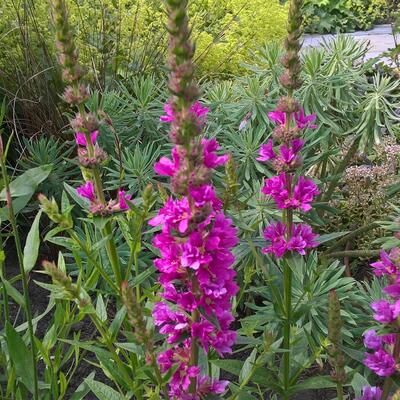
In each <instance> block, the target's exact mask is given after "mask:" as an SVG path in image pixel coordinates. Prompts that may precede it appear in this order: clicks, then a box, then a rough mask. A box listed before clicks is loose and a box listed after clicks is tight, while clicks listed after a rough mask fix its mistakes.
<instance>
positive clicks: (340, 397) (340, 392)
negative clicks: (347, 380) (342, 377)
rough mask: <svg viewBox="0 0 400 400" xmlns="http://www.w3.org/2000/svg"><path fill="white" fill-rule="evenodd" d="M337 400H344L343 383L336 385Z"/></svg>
mask: <svg viewBox="0 0 400 400" xmlns="http://www.w3.org/2000/svg"><path fill="white" fill-rule="evenodd" d="M336 392H337V400H343V399H344V392H343V385H342V383H341V382H337V383H336Z"/></svg>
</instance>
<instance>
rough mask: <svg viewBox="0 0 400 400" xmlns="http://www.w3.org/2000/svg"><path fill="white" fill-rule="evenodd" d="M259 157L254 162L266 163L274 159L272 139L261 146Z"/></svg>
mask: <svg viewBox="0 0 400 400" xmlns="http://www.w3.org/2000/svg"><path fill="white" fill-rule="evenodd" d="M259 154H260V155H259V157H257V158H256V160H258V161H261V162H266V161H270V160H274V159H275V158H276V153H275V151H274V142H273V141H272V139H269V140H268V142H267V144H263V145H262V146H261V148H260V152H259Z"/></svg>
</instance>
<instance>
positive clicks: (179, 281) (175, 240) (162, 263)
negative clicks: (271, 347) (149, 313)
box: [150, 0, 238, 400]
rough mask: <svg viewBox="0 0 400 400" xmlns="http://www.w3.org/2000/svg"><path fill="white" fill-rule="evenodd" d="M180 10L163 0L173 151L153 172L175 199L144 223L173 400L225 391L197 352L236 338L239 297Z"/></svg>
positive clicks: (183, 3) (183, 0) (227, 348)
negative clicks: (150, 233)
mask: <svg viewBox="0 0 400 400" xmlns="http://www.w3.org/2000/svg"><path fill="white" fill-rule="evenodd" d="M187 3H188V1H187V0H166V1H165V4H166V7H167V12H168V32H169V35H170V43H169V67H170V70H171V73H170V80H169V88H170V91H171V93H172V97H171V98H170V100H169V103H168V104H167V105H166V106H165V112H166V115H164V116H162V117H161V121H162V122H166V123H170V124H171V128H170V140H171V142H172V143H173V144H174V147H173V150H172V160H171V159H169V158H166V157H163V158H161V160H160V161H159V162H158V163H157V164H156V165H155V170H156V172H157V173H159V174H160V175H164V176H168V177H170V179H171V190H172V192H173V194H174V195H175V196H174V197H171V198H170V199H168V200H167V202H166V203H165V205H164V207H163V208H162V209H161V210H160V211H159V213H158V215H157V216H156V217H155V218H153V219H152V220H151V221H150V224H151V225H152V226H159V225H161V226H162V232H161V233H160V234H158V235H156V237H155V238H154V242H153V244H154V246H155V247H156V248H158V249H159V251H160V255H161V257H160V258H159V259H157V260H156V261H155V265H156V267H157V269H158V270H159V272H160V278H159V281H160V284H161V285H162V288H163V290H162V292H161V293H160V296H161V298H162V299H163V301H160V302H158V303H156V305H155V307H154V310H153V317H154V321H155V324H156V325H157V326H159V327H160V333H162V334H164V335H167V343H168V345H169V348H168V349H167V350H165V351H163V352H162V353H161V354H160V355H159V357H158V362H159V364H160V366H161V369H162V371H163V372H167V371H170V370H171V371H173V373H172V378H171V380H170V382H169V388H170V391H169V395H170V397H171V398H173V399H178V400H181V399H182V400H183V399H199V398H203V397H204V396H207V395H209V394H221V393H223V392H224V391H225V388H226V386H227V384H228V382H227V381H218V380H215V379H212V378H211V377H209V376H207V375H206V374H205V373H204V372H203V371H202V370H201V367H200V364H199V352H200V351H203V352H204V354H207V353H208V352H209V351H211V349H214V350H215V351H216V352H217V353H218V354H219V355H221V356H222V355H224V354H226V353H230V352H231V348H232V345H233V344H234V342H235V338H236V333H235V332H234V331H232V330H231V329H230V324H231V323H232V321H233V316H232V314H231V302H230V300H231V298H232V296H234V295H235V294H236V292H237V290H238V287H237V285H236V284H235V282H234V277H235V271H234V270H233V269H232V263H233V261H234V257H233V254H232V252H231V249H232V247H233V246H235V244H236V243H237V238H236V229H235V228H233V227H232V223H231V220H230V219H228V218H226V217H225V216H224V213H223V212H222V202H221V201H220V200H219V199H218V198H217V196H216V194H215V190H214V188H213V185H212V172H213V169H214V168H216V167H218V166H220V165H223V164H225V163H226V162H227V160H228V157H227V156H226V155H218V154H217V151H218V149H219V146H218V143H217V142H216V140H215V139H211V140H208V139H205V138H201V134H202V131H203V126H204V124H205V123H206V116H207V113H208V109H207V108H205V107H203V106H202V105H201V104H200V103H199V101H198V96H199V91H198V87H197V85H196V83H195V81H194V64H193V61H192V60H193V55H194V47H193V45H192V43H191V42H190V30H189V27H188V19H187Z"/></svg>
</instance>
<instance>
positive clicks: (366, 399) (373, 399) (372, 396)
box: [355, 386, 382, 400]
mask: <svg viewBox="0 0 400 400" xmlns="http://www.w3.org/2000/svg"><path fill="white" fill-rule="evenodd" d="M381 398H382V390H381V389H379V388H378V387H375V386H372V387H371V386H366V387H364V388H363V390H362V396H361V397H357V398H356V399H355V400H381Z"/></svg>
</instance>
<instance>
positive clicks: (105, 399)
mask: <svg viewBox="0 0 400 400" xmlns="http://www.w3.org/2000/svg"><path fill="white" fill-rule="evenodd" d="M85 382H86V384H87V385H88V386H89V388H90V390H91V391H92V392H93V393H94V395H95V396H96V397H97V398H98V399H99V400H127V398H126V397H125V396H122V395H121V394H119V393H118V392H117V391H116V390H114V389H113V388H111V387H110V386H107V385H105V384H104V383H101V382H98V381H95V380H93V379H88V378H86V379H85Z"/></svg>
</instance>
